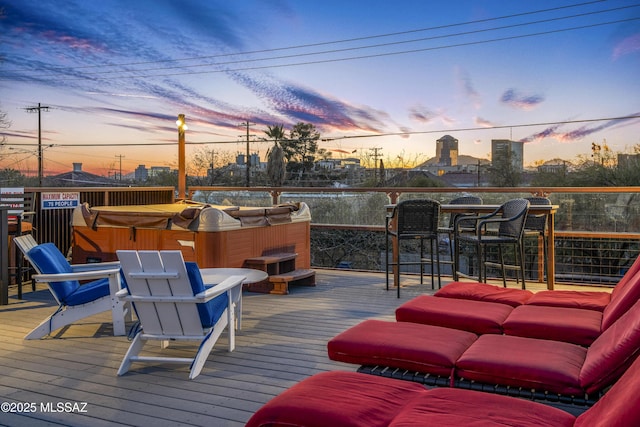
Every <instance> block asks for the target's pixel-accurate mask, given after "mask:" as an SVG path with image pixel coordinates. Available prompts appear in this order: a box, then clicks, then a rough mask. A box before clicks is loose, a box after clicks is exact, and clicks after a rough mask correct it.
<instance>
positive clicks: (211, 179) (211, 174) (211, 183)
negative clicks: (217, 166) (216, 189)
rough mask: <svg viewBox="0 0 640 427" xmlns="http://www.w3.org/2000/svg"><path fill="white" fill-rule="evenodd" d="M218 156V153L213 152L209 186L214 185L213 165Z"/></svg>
mask: <svg viewBox="0 0 640 427" xmlns="http://www.w3.org/2000/svg"><path fill="white" fill-rule="evenodd" d="M216 154H218V153H216V152H215V150H211V163H209V166H210V169H209V185H213V164H214V159H215V156H216Z"/></svg>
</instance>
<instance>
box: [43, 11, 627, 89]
mask: <svg viewBox="0 0 640 427" xmlns="http://www.w3.org/2000/svg"><path fill="white" fill-rule="evenodd" d="M638 6H640V4H635V5H630V6H623V7H619V8H613V9H606V10H602V11H596V12H586V13H582V14H575V15H570V16H564V17H557V18H550V19H546V20H539V21H532V22H526V23H520V24H512V25H507V26H503V27H494V28H489V29H480V30H474V31H468V32H462V33H454V34H447V35H441V36H433V37H426V38H420V39H413V40H405V41H396V42H389V43H384V44H378V45H369V46H360V47H352V48H343V49H335V50H328V51H318V52H307V53H299V54H292V55H283V56H275V57H267V58H253V59H239V60H233V61H227V62H219V63H212V64H194V65H181V66H173V67H164V68H142V69H135V70H115V71H104V72H97V73H89V74H85V75H84V76H81V77H78V76H74V77H67V78H61V80H82V79H86V78H96V76H98V78H101V79H103V80H113V79H123V78H142V77H167V76H177V75H198V74H212V73H221V72H232V71H251V70H260V69H268V68H283V67H291V66H301V65H313V64H321V63H331V62H342V61H351V60H359V59H366V58H376V57H384V56H392V55H402V54H409V53H417V52H425V51H431V50H441V49H450V48H455V47H462V46H471V45H477V44H485V43H494V42H499V41H506V40H513V39H520V38H528V37H537V36H542V35H549V34H554V33H560V32H567V31H575V30H580V29H587V28H594V27H599V26H604V25H611V24H616V23H622V22H629V21H635V20H638V19H640V17H632V18H626V19H621V20H615V21H608V22H599V23H594V24H586V25H582V26H574V27H569V28H561V29H555V30H546V31H541V32H535V33H529V34H521V35H512V36H505V37H499V38H494V39H487V40H478V41H469V42H462V43H457V44H449V45H443V46H431V47H425V48H417V49H411V50H403V51H394V52H382V53H373V54H369V55H360V56H351V57H344V58H329V59H321V60H317V61H306V62H292V63H286V64H272V65H261V66H260V65H258V66H255V67H245V68H235V69H217V70H204V71H184V72H175V73H160V74H157V73H156V74H153V73H149V72H153V71H159V70H169V69H193V68H196V67H198V68H200V67H212V66H216V67H221V66H226V65H234V64H241V63H251V62H259V61H274V60H278V59H293V58H301V57H304V56H317V55H326V54H332V53H340V52H347V51H354V50H364V49H371V48H377V47H378V48H379V47H385V46H391V45H398V44H407V43H415V42H418V41H426V40H434V39H442V38H449V37H456V36H462V35H472V34H479V33H482V32H488V31H496V30H502V29H507V28H513V27H520V26H525V25H534V24H540V23H548V22H551V21H556V20H561V19H569V18H575V17H582V16H586V15H592V14H597V13H605V12H610V11H615V10H620V9H628V8H632V7H638ZM495 19H498V18H495ZM454 25H456V24H451V25H450V26H454ZM459 25H462V24H459ZM284 49H290V48H280V49H274V50H284ZM228 55H239V54H225V55H221V56H228ZM202 58H205V57H202ZM176 61H177V60H176ZM158 62H162V61H158ZM148 63H153V61H149V62H148ZM54 70H55V69H54ZM76 70H77V68H76ZM39 72H41V71H39ZM114 73H129V74H128V75H119V76H110V77H99V76H104V75H106V74H114ZM132 73H138V74H132ZM141 73H142V74H141ZM145 73H146V74H145Z"/></svg>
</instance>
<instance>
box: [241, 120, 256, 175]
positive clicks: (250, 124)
mask: <svg viewBox="0 0 640 427" xmlns="http://www.w3.org/2000/svg"><path fill="white" fill-rule="evenodd" d="M253 125H255V123H249V121H248V120H247V121H246V122H242V123H240V126H246V128H247V158H246V159H245V164H246V166H247V187H250V186H251V174H250V171H249V168H250V167H251V158H250V153H249V136H250V135H249V127H250V126H253Z"/></svg>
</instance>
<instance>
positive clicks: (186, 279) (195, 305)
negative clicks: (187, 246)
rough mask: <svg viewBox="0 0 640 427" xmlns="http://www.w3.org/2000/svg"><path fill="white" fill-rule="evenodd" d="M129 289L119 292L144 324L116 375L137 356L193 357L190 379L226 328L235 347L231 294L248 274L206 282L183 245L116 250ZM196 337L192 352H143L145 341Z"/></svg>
mask: <svg viewBox="0 0 640 427" xmlns="http://www.w3.org/2000/svg"><path fill="white" fill-rule="evenodd" d="M116 253H117V255H118V259H119V260H120V265H121V267H122V271H123V274H124V277H125V280H126V283H127V288H128V289H123V290H121V291H120V292H118V297H119V298H120V299H121V300H122V301H129V302H131V303H133V306H134V310H135V312H136V314H137V316H138V319H139V320H140V330H139V331H138V332H137V333H136V335H135V337H134V338H133V341H132V343H131V345H130V346H129V349H128V351H127V353H126V354H125V356H124V359H123V360H122V363H121V365H120V369H118V375H123V374H124V373H126V372H127V371H128V370H129V368H130V366H131V363H133V362H152V363H154V362H161V363H190V364H191V372H190V373H189V379H193V378H195V377H197V376H198V375H199V374H200V371H201V370H202V367H203V366H204V363H205V362H206V360H207V357H208V356H209V353H210V352H211V350H212V349H213V346H214V344H215V343H216V341H217V340H218V338H219V337H220V335H221V334H222V332H223V331H224V329H225V328H226V329H227V331H228V335H229V351H233V350H234V348H235V327H234V325H235V313H236V310H235V307H234V302H233V298H232V295H234V294H237V292H238V291H240V292H241V291H242V281H243V280H244V279H245V277H244V276H230V277H228V278H227V279H225V280H224V281H222V282H221V283H219V284H218V285H215V286H213V287H210V288H208V289H206V288H205V285H204V283H203V282H202V276H201V275H200V270H199V269H198V266H197V265H196V264H195V263H185V262H184V259H183V258H182V253H181V252H180V251H131V250H121V251H116ZM149 340H155V341H160V342H161V345H162V348H165V347H167V346H168V343H169V341H172V340H175V341H195V342H198V343H199V348H198V351H197V353H196V355H195V356H194V357H193V358H184V357H161V356H140V355H139V354H140V351H141V350H142V348H143V347H144V344H145V342H146V341H149Z"/></svg>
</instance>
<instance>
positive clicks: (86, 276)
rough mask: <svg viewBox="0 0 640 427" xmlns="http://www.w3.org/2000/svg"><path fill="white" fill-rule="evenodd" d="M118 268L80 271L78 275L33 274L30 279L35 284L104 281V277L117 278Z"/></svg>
mask: <svg viewBox="0 0 640 427" xmlns="http://www.w3.org/2000/svg"><path fill="white" fill-rule="evenodd" d="M119 274H120V269H119V268H113V269H110V270H98V271H81V272H78V273H59V274H34V275H33V276H32V277H33V278H34V280H35V281H36V282H60V281H63V280H92V279H104V278H106V277H112V276H116V277H117V276H118V275H119Z"/></svg>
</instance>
